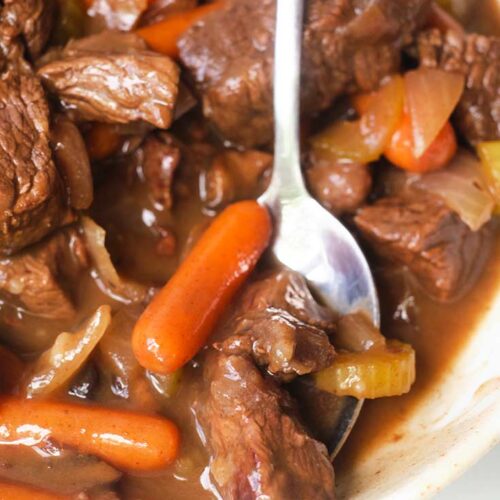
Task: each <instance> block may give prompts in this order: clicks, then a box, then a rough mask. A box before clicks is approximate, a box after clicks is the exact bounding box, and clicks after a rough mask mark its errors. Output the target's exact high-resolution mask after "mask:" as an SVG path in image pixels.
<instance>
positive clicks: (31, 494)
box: [0, 481, 71, 500]
mask: <svg viewBox="0 0 500 500" xmlns="http://www.w3.org/2000/svg"><path fill="white" fill-rule="evenodd" d="M70 498H71V497H69V496H66V495H56V494H55V493H49V492H47V491H42V490H39V489H38V488H32V487H31V486H25V485H21V484H14V483H7V482H3V481H1V482H0V500H69V499H70Z"/></svg>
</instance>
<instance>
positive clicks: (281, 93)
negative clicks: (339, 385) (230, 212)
mask: <svg viewBox="0 0 500 500" xmlns="http://www.w3.org/2000/svg"><path fill="white" fill-rule="evenodd" d="M302 16H303V0H278V1H277V21H276V40H275V61H274V119H275V144H274V170H273V177H272V181H271V184H270V186H269V188H268V190H267V191H266V192H265V193H264V194H263V195H262V196H261V197H260V199H259V202H260V203H262V204H265V205H266V206H267V207H268V208H269V210H270V211H271V213H272V215H273V218H274V223H275V228H276V231H275V239H274V243H273V245H272V247H271V253H272V254H273V256H274V257H275V258H276V259H277V260H278V261H279V262H280V263H282V264H284V265H285V266H287V267H289V268H290V269H293V270H294V271H297V272H299V273H300V274H302V275H303V276H304V277H305V278H306V279H307V281H308V283H309V285H310V286H311V288H312V290H313V291H314V292H316V294H317V295H319V296H320V297H321V299H322V300H323V301H324V302H325V303H326V304H327V305H328V306H330V307H331V308H332V309H334V310H335V311H337V312H339V313H341V314H347V313H351V312H354V311H360V310H362V311H365V312H366V313H368V314H369V315H370V317H371V318H372V320H373V322H374V324H375V325H377V326H378V325H379V322H380V313H379V304H378V297H377V293H376V289H375V285H374V282H373V277H372V275H371V271H370V268H369V267H368V263H367V262H366V259H365V257H364V255H363V253H362V251H361V249H360V248H359V246H358V244H357V243H356V241H355V239H354V238H353V237H352V235H351V234H350V233H349V231H348V230H347V229H346V228H345V227H344V226H343V225H342V224H341V223H340V221H339V220H338V219H337V218H335V217H334V216H333V215H332V214H330V213H329V212H328V211H326V210H325V209H324V208H323V207H321V205H320V204H319V203H318V202H317V201H316V200H314V199H313V198H312V197H311V196H310V195H309V194H308V192H307V190H306V187H305V184H304V180H303V177H302V171H301V167H300V151H299V114H300V110H299V90H300V53H301V42H302ZM361 405H362V401H357V400H355V399H354V398H343V401H342V409H341V411H340V412H339V414H338V417H337V418H336V422H335V425H334V429H332V434H331V438H330V439H329V441H328V445H329V449H330V452H331V453H332V456H334V455H335V454H336V453H337V451H338V450H339V449H340V447H341V446H342V444H343V442H344V441H345V438H346V437H347V435H348V434H349V432H350V430H351V428H352V426H353V425H354V422H355V420H356V418H357V416H358V414H359V411H360V408H361Z"/></svg>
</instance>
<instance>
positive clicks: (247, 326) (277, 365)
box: [216, 308, 335, 380]
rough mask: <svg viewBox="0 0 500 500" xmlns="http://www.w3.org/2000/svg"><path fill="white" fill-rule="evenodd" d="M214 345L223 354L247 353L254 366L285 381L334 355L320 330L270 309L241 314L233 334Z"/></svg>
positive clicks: (320, 366) (312, 369)
mask: <svg viewBox="0 0 500 500" xmlns="http://www.w3.org/2000/svg"><path fill="white" fill-rule="evenodd" d="M216 348H217V349H219V350H221V351H223V352H225V353H226V354H236V355H242V354H250V355H251V356H252V357H253V359H254V360H255V362H256V363H257V364H258V365H260V366H265V367H267V369H268V370H269V372H270V373H272V374H273V375H278V376H280V378H282V379H285V380H290V379H291V378H293V377H294V376H295V375H305V374H308V373H312V372H316V371H319V370H321V369H323V368H326V367H327V366H330V365H331V364H332V361H333V358H334V355H335V351H334V349H333V346H332V345H331V344H330V341H329V339H328V336H327V335H326V334H325V332H324V331H323V330H320V329H319V328H316V327H314V326H312V325H308V324H307V323H303V322H302V321H300V320H299V319H297V318H296V317H295V316H292V315H291V314H290V313H288V312H286V311H284V310H282V309H274V308H269V309H266V310H265V311H257V312H254V313H247V314H245V315H243V316H242V317H241V318H239V320H238V321H237V322H236V325H235V330H234V335H233V336H231V337H230V338H228V339H226V340H225V341H224V342H222V343H221V344H219V345H216Z"/></svg>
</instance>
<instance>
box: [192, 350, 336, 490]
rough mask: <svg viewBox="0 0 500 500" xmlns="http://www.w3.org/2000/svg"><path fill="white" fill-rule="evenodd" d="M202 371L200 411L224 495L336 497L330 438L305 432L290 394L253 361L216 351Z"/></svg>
mask: <svg viewBox="0 0 500 500" xmlns="http://www.w3.org/2000/svg"><path fill="white" fill-rule="evenodd" d="M204 379H205V380H206V381H207V384H208V389H207V391H206V399H205V400H202V401H199V402H198V404H197V405H196V406H195V412H196V417H197V418H198V421H199V423H200V425H201V428H202V430H203V432H204V434H205V438H206V440H207V443H208V446H209V450H210V452H211V455H212V456H211V460H210V473H211V475H212V478H213V480H214V482H215V486H216V488H217V490H218V491H219V493H220V494H221V496H222V497H223V498H225V499H227V500H230V499H234V500H236V499H241V498H245V499H253V498H255V499H257V498H276V499H277V498H280V499H286V498H290V499H291V498H304V499H305V498H314V499H333V498H335V484H334V475H333V468H332V465H331V463H330V461H329V460H328V455H327V451H326V448H325V446H324V445H323V444H320V443H319V442H318V441H315V440H314V439H312V438H311V437H310V436H309V435H308V434H307V433H306V431H305V430H304V428H303V427H302V425H301V424H300V423H299V422H298V420H297V418H296V416H295V412H294V409H293V406H292V404H291V401H290V399H289V398H288V396H287V394H286V393H285V392H284V391H282V390H280V389H279V388H278V387H277V386H276V385H275V384H274V383H273V381H271V380H269V379H266V378H264V377H263V376H262V375H261V374H260V372H259V370H258V369H257V368H256V367H255V366H254V364H253V363H252V361H250V360H249V359H248V358H246V357H242V356H226V355H224V354H221V353H213V354H212V356H211V357H209V359H207V360H206V362H205V371H204Z"/></svg>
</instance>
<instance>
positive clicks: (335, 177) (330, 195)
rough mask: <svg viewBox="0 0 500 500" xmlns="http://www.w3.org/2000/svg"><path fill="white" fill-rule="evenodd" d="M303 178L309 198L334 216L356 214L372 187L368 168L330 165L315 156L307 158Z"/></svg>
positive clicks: (342, 164)
mask: <svg viewBox="0 0 500 500" xmlns="http://www.w3.org/2000/svg"><path fill="white" fill-rule="evenodd" d="M306 175H307V180H308V185H309V189H310V191H311V193H312V195H313V196H314V197H315V198H316V199H317V200H318V201H319V202H320V203H321V204H322V205H323V206H324V207H325V208H326V209H327V210H330V211H331V212H333V213H334V214H336V215H342V214H344V213H352V212H354V211H356V210H357V209H358V208H359V207H360V206H361V205H362V204H363V203H364V201H365V199H366V197H367V196H368V193H369V192H370V189H371V187H372V176H371V172H370V169H369V167H368V165H363V164H358V163H349V162H347V163H346V162H340V161H338V162H332V161H331V160H325V159H322V158H320V157H318V156H317V155H311V159H310V165H309V168H308V169H307V170H306Z"/></svg>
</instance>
